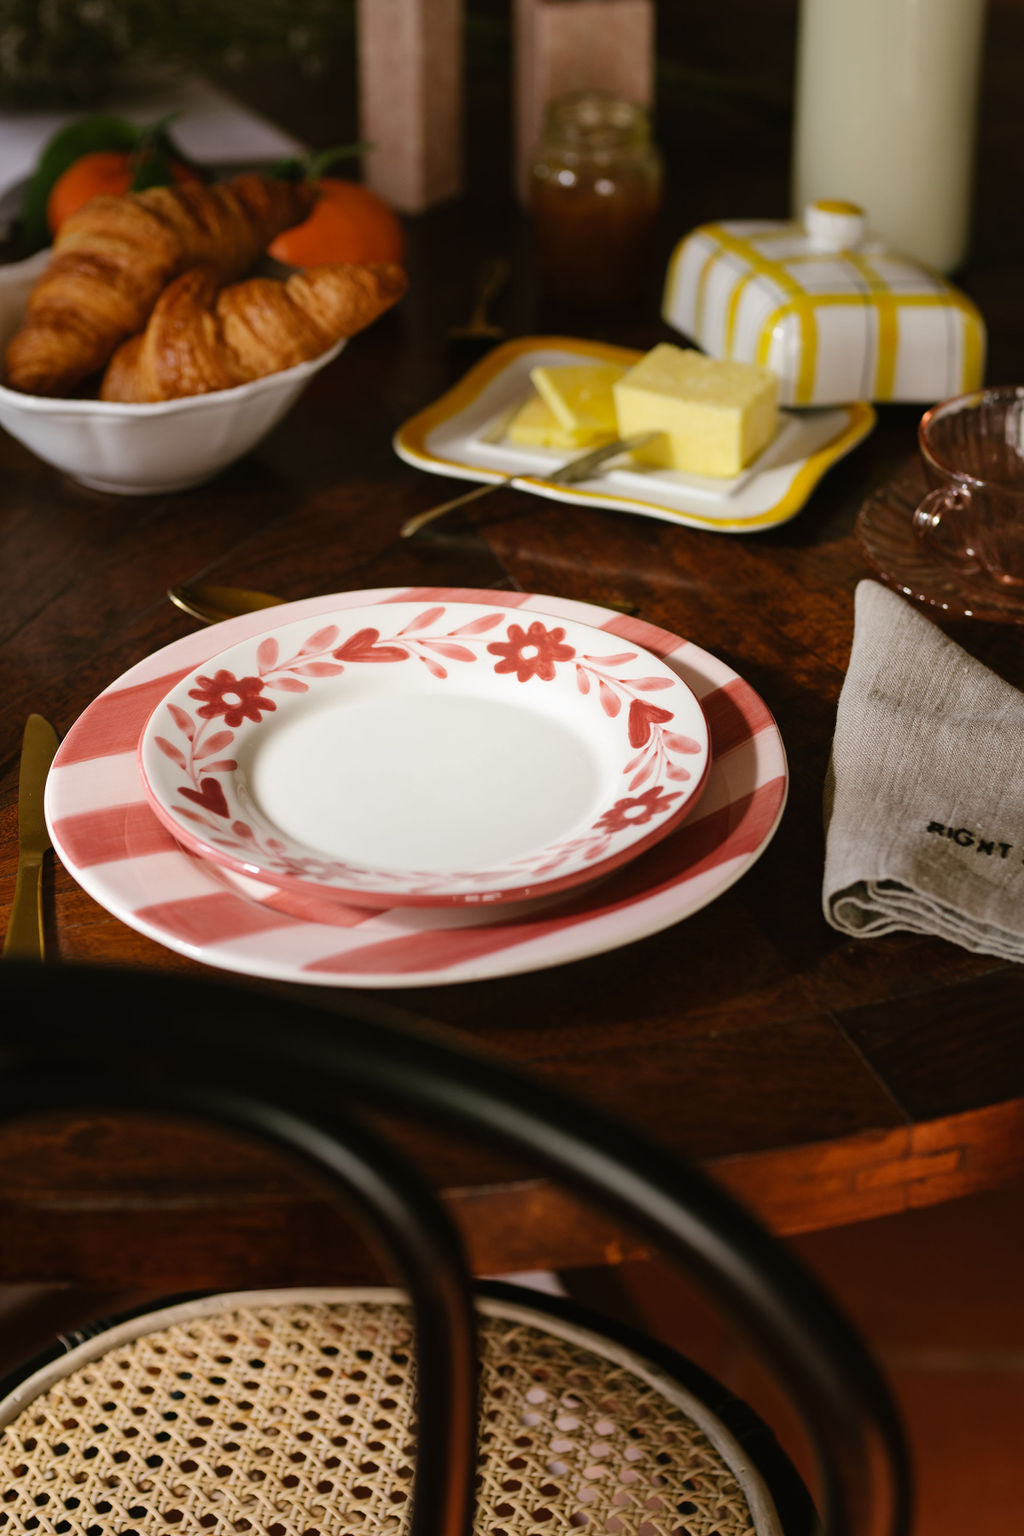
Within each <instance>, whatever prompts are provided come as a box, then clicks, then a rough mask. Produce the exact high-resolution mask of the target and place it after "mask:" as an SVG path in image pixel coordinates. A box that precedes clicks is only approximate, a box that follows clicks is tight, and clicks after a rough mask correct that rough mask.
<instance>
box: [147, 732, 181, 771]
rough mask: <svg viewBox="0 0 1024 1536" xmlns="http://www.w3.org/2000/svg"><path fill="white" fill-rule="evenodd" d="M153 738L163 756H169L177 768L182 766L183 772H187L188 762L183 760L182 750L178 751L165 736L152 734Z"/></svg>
mask: <svg viewBox="0 0 1024 1536" xmlns="http://www.w3.org/2000/svg"><path fill="white" fill-rule="evenodd" d="M153 740H154V741H155V743H156V745H157V746H158V747H159V748H160V751H161V752H162V753H163V755H164V757H169V758H170V760H171V762H172V763H176V764H177V765H178V767H179V768H184V769H185V772H186V773H187V772H188V763H187V761H186V760H185V754H184V752H182V751H180V750H179V748H178V747H176V746H175V745H174V744H173V742H170V741H168V740H167V738H166V736H154V738H153Z"/></svg>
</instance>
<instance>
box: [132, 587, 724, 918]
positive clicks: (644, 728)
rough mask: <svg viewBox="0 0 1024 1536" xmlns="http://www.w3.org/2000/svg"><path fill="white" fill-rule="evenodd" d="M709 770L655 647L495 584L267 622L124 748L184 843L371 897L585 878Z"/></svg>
mask: <svg viewBox="0 0 1024 1536" xmlns="http://www.w3.org/2000/svg"><path fill="white" fill-rule="evenodd" d="M709 765H710V739H709V732H708V726H707V722H706V720H705V718H704V713H703V711H702V709H701V706H700V704H699V702H698V700H697V698H696V696H695V694H694V693H693V692H692V690H691V689H690V688H689V687H688V686H687V684H686V683H685V682H684V681H683V680H682V678H680V677H679V676H678V674H677V673H676V672H675V671H673V669H672V668H671V667H669V666H668V665H666V663H665V662H663V661H662V660H660V659H659V658H658V657H657V656H655V655H652V654H651V653H650V652H649V651H647V650H645V649H644V648H643V647H641V646H640V645H636V644H624V643H622V642H621V641H618V640H616V639H614V638H613V637H610V636H609V635H607V634H606V633H604V632H603V631H601V630H599V629H595V628H593V627H591V626H590V625H588V624H584V623H580V622H576V621H575V620H572V619H564V618H556V617H549V616H546V615H544V614H539V613H530V614H523V613H522V612H521V611H520V609H519V607H518V605H513V604H505V603H503V602H502V600H501V599H500V598H497V599H496V600H494V601H491V602H458V601H448V600H445V601H440V602H438V601H433V600H430V599H429V598H428V599H423V600H420V601H412V602H407V603H395V602H388V603H384V604H371V605H368V606H365V607H357V608H347V609H339V610H338V611H336V612H334V613H328V614H323V615H320V616H318V617H317V618H316V619H315V620H309V619H304V620H299V621H297V622H292V623H287V624H285V623H278V624H277V625H275V626H273V627H270V628H267V629H265V630H264V631H263V632H262V633H260V634H258V635H256V636H254V637H253V638H251V639H248V640H245V641H243V642H241V643H240V644H236V645H234V646H232V647H231V648H230V649H228V650H225V651H223V652H222V653H221V654H220V655H218V656H215V657H214V658H213V659H212V660H211V661H209V662H208V663H205V664H204V665H202V666H200V667H197V668H195V669H194V670H193V671H192V672H190V673H189V674H188V675H187V676H186V677H184V678H183V679H182V680H181V681H180V682H179V683H177V684H176V685H175V686H174V687H173V688H171V690H170V691H169V692H168V693H167V695H166V696H165V697H164V699H163V700H162V701H161V702H160V704H159V705H158V706H157V708H156V709H155V710H154V711H153V714H152V715H151V717H150V719H149V722H148V724H147V725H146V728H145V730H144V731H143V734H142V738H141V741H140V743H139V768H140V774H141V778H142V783H143V786H144V789H145V792H146V794H147V796H148V798H149V800H150V803H151V805H152V807H153V810H154V811H155V813H156V815H157V816H158V817H159V818H160V819H161V821H163V823H164V824H165V826H167V827H168V828H169V829H170V831H171V832H172V833H173V834H174V836H175V838H176V839H177V840H178V842H179V843H181V844H182V845H183V846H184V847H185V848H186V849H188V850H190V851H191V852H193V853H197V854H199V855H201V856H202V857H204V858H207V859H212V860H214V861H216V862H217V863H219V864H221V865H224V866H226V867H227V868H228V869H230V870H233V871H234V872H235V873H236V874H242V875H247V876H251V877H254V878H256V879H258V880H263V881H267V882H269V883H271V884H273V885H274V886H275V887H277V888H278V889H279V890H280V891H282V892H285V893H290V894H292V895H296V894H297V895H302V896H307V897H308V896H312V895H315V896H317V897H321V898H322V897H324V896H329V897H336V898H338V899H340V900H342V901H345V902H348V903H355V904H357V905H364V906H370V907H385V906H386V907H393V906H395V905H396V903H401V904H402V905H403V906H445V905H452V904H491V903H499V902H512V901H521V900H523V899H525V898H530V897H535V896H541V895H549V894H553V893H555V892H558V891H562V890H566V889H568V888H570V887H572V886H576V885H579V884H581V883H583V882H584V881H590V880H594V879H596V878H597V877H599V876H603V875H605V874H606V873H608V872H609V871H610V870H612V869H614V868H616V866H618V865H620V864H623V863H624V862H625V861H626V860H628V859H632V858H635V857H636V856H637V855H638V854H639V853H641V852H642V851H643V850H644V849H646V848H648V847H650V846H651V844H653V843H655V842H658V841H659V840H660V839H661V838H663V837H664V836H665V835H666V834H667V833H668V832H670V831H671V830H673V829H674V828H675V827H677V826H678V824H679V822H680V821H681V820H682V819H683V817H684V816H685V815H686V814H687V812H688V811H689V810H690V809H691V808H692V807H693V806H694V805H695V804H696V801H697V799H698V797H699V795H700V792H701V790H702V789H703V787H704V784H705V782H706V779H707V775H708V769H709Z"/></svg>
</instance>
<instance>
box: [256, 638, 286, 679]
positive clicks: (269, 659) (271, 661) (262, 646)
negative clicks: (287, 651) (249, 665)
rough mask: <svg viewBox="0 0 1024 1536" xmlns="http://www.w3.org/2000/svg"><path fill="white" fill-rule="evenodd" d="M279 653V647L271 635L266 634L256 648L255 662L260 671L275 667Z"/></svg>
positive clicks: (267, 670)
mask: <svg viewBox="0 0 1024 1536" xmlns="http://www.w3.org/2000/svg"><path fill="white" fill-rule="evenodd" d="M280 654H281V647H280V646H279V645H278V643H277V641H276V640H275V639H274V637H273V635H270V636H268V638H267V639H266V640H261V641H260V643H259V645H258V647H257V649H256V663H257V665H258V667H259V669H260V671H261V672H269V671H270V669H271V668H272V667H275V666H276V665H277V658H278V657H279V656H280Z"/></svg>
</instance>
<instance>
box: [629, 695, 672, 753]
mask: <svg viewBox="0 0 1024 1536" xmlns="http://www.w3.org/2000/svg"><path fill="white" fill-rule="evenodd" d="M672 718H673V716H672V711H671V710H670V709H659V707H658V705H657V704H648V703H647V701H646V700H645V699H634V700H633V702H632V704H631V705H630V706H629V744H630V746H631V747H642V746H643V744H644V742H645V741H646V740H647V738H648V737H649V736H650V734H651V726H652V725H661V724H663V722H664V721H666V720H671V719H672Z"/></svg>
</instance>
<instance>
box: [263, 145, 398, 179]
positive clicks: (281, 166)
mask: <svg viewBox="0 0 1024 1536" xmlns="http://www.w3.org/2000/svg"><path fill="white" fill-rule="evenodd" d="M372 148H373V145H372V144H370V143H367V142H366V140H364V139H357V140H356V141H355V143H353V144H341V145H339V146H338V148H337V149H321V150H317V151H311V152H310V153H309V154H308V155H300V156H297V157H293V158H292V159H290V160H278V162H277V164H276V165H272V166H271V167H270V170H269V172H268V174H269V175H271V176H273V177H275V178H276V179H277V180H278V181H319V180H320V177H321V176H325V175H326V174H327V170H328V168H329V167H330V166H332V165H333V164H334V162H335V161H336V160H353V159H355V158H356V157H357V156H358V155H365V154H366V152H367V150H370V149H372Z"/></svg>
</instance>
